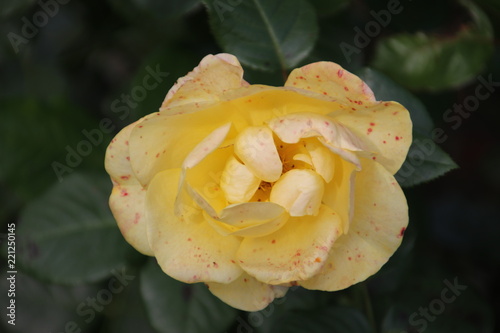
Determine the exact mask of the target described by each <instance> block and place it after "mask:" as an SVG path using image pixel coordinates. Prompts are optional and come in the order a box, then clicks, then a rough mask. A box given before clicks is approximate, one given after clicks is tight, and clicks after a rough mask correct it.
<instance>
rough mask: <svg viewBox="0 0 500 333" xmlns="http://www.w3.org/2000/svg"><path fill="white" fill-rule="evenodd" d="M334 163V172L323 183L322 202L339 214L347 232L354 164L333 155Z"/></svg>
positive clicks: (352, 199) (351, 207) (343, 227)
mask: <svg viewBox="0 0 500 333" xmlns="http://www.w3.org/2000/svg"><path fill="white" fill-rule="evenodd" d="M334 164H335V173H334V176H333V179H332V181H331V182H329V183H328V184H326V185H325V193H324V195H323V203H324V204H325V205H327V206H328V207H330V208H331V209H333V210H334V211H335V212H337V213H338V214H339V216H340V218H341V220H342V230H343V232H344V233H347V232H348V231H349V225H350V222H351V220H352V214H353V209H354V194H355V191H354V184H355V183H354V179H355V175H356V174H357V172H356V166H355V165H354V164H352V163H349V162H347V161H345V160H344V159H342V158H340V157H339V156H334Z"/></svg>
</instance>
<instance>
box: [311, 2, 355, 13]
mask: <svg viewBox="0 0 500 333" xmlns="http://www.w3.org/2000/svg"><path fill="white" fill-rule="evenodd" d="M308 1H309V2H310V3H311V4H312V5H313V6H314V8H315V9H316V11H317V13H318V15H319V16H322V17H324V16H329V15H332V14H335V13H337V12H338V11H340V10H342V9H344V8H345V7H347V5H348V4H349V2H350V0H308Z"/></svg>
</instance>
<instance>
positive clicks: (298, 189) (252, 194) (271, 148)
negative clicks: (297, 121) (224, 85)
mask: <svg viewBox="0 0 500 333" xmlns="http://www.w3.org/2000/svg"><path fill="white" fill-rule="evenodd" d="M320 146H321V147H323V146H322V145H321V143H319V141H318V140H317V139H316V138H307V139H303V140H301V141H299V142H297V143H285V142H283V141H281V140H280V139H279V138H277V137H276V136H275V135H274V133H272V131H271V130H270V129H269V128H268V127H266V126H255V127H250V128H247V129H245V130H244V131H243V132H242V133H240V135H239V136H238V137H237V138H236V142H235V149H234V152H235V156H232V157H231V158H230V159H229V160H228V162H227V163H226V165H225V168H224V171H223V173H222V177H221V188H222V190H223V192H224V193H225V195H226V199H227V200H228V202H229V203H230V204H234V203H244V202H273V203H276V204H279V205H281V206H282V207H284V208H285V209H286V210H287V211H288V213H289V214H290V215H291V216H304V215H316V214H317V213H318V211H319V207H320V206H321V201H322V197H323V193H324V184H325V180H324V179H323V175H320V174H318V172H317V170H316V167H315V163H314V158H313V157H316V160H317V161H316V162H318V158H317V157H318V156H320V155H321V152H320V154H319V155H318V151H319V150H320ZM325 150H326V151H322V153H323V154H331V153H330V152H329V151H328V149H326V148H325ZM327 151H328V152H327ZM324 160H325V159H324V158H323V159H321V161H322V162H324ZM326 163H327V164H328V163H330V164H331V163H333V162H332V161H329V160H328V161H327V162H326ZM316 164H317V163H316ZM328 167H330V168H333V165H329V166H328Z"/></svg>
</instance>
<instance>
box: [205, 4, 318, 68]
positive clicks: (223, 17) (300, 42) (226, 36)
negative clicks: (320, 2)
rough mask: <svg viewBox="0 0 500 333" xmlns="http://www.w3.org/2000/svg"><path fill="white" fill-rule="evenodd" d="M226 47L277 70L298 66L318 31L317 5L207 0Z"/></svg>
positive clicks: (258, 65)
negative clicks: (315, 6)
mask: <svg viewBox="0 0 500 333" xmlns="http://www.w3.org/2000/svg"><path fill="white" fill-rule="evenodd" d="M203 3H204V4H205V5H206V6H207V9H208V13H209V16H210V25H211V27H212V30H213V32H214V34H215V37H216V39H217V41H218V42H219V44H220V45H221V46H222V48H223V49H224V51H226V52H228V53H231V54H234V55H235V56H237V57H238V59H239V60H240V61H241V62H242V63H243V64H245V65H248V66H250V67H253V68H256V69H260V70H267V71H274V70H277V69H280V70H282V71H285V70H287V69H290V68H293V67H295V66H296V65H297V64H298V63H299V62H300V61H301V60H302V59H304V58H305V57H306V56H307V55H308V54H309V53H310V52H311V50H312V49H313V46H314V43H315V41H316V37H317V34H318V24H317V21H316V13H315V11H314V8H313V7H312V6H311V5H310V4H309V3H308V2H306V1H304V0H286V1H285V0H265V1H264V0H247V1H242V0H237V1H227V0H204V1H203Z"/></svg>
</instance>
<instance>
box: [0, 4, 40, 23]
mask: <svg viewBox="0 0 500 333" xmlns="http://www.w3.org/2000/svg"><path fill="white" fill-rule="evenodd" d="M35 2H36V1H35V0H4V1H2V5H1V6H0V17H2V18H8V17H12V16H14V15H15V14H19V13H20V12H22V11H24V10H27V9H28V8H29V7H30V6H32V5H33V4H34V3H35ZM19 22H20V23H22V21H21V18H19Z"/></svg>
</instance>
